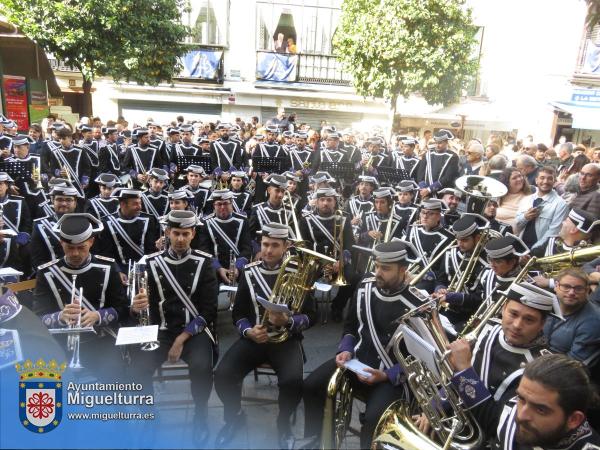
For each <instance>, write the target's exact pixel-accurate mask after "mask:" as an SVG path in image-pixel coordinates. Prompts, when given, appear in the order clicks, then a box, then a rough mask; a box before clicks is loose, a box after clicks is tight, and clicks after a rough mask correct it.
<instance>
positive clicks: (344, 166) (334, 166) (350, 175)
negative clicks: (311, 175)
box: [319, 161, 356, 181]
mask: <svg viewBox="0 0 600 450" xmlns="http://www.w3.org/2000/svg"><path fill="white" fill-rule="evenodd" d="M319 171H325V172H328V173H329V174H330V175H331V176H332V177H333V178H335V179H336V180H345V181H354V179H355V178H356V173H355V172H356V168H355V167H354V164H353V163H351V162H335V161H323V162H321V164H319Z"/></svg>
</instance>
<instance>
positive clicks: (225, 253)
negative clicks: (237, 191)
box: [199, 189, 252, 284]
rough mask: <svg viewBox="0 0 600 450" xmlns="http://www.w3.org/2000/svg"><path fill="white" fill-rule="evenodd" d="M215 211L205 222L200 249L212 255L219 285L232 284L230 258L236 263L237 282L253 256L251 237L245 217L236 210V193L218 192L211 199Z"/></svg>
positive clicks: (218, 190) (220, 190)
mask: <svg viewBox="0 0 600 450" xmlns="http://www.w3.org/2000/svg"><path fill="white" fill-rule="evenodd" d="M210 200H211V201H212V202H213V206H214V208H215V212H214V213H213V214H210V215H209V216H206V217H205V218H204V219H202V224H201V225H202V233H201V236H200V238H199V245H200V249H202V250H203V251H204V252H206V253H208V254H210V255H212V267H213V269H215V270H216V272H217V280H218V281H219V282H220V283H225V284H229V283H230V281H231V280H230V276H231V274H230V273H229V266H230V260H231V256H232V255H233V256H234V257H235V260H236V264H235V266H236V270H235V274H234V276H235V279H237V278H238V276H239V271H241V269H242V268H243V267H244V266H245V265H246V264H248V261H249V260H250V257H251V256H252V246H251V243H250V241H251V236H250V232H249V228H248V224H247V219H246V217H245V216H243V215H241V214H238V213H236V212H234V211H233V194H232V193H231V191H229V190H228V189H216V190H214V191H213V193H212V195H211V196H210Z"/></svg>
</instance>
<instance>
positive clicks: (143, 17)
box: [0, 0, 188, 115]
mask: <svg viewBox="0 0 600 450" xmlns="http://www.w3.org/2000/svg"><path fill="white" fill-rule="evenodd" d="M181 3H182V0H0V14H3V15H4V16H5V17H6V18H7V19H8V21H9V22H11V23H12V24H14V25H16V26H17V27H18V28H19V30H20V31H21V32H22V33H23V34H25V35H26V36H28V37H29V38H31V39H32V40H33V41H35V42H36V43H37V44H38V45H40V47H41V48H42V49H44V50H45V51H46V52H48V53H52V54H53V55H54V56H55V57H56V58H58V59H60V60H63V61H65V62H67V63H68V64H69V65H71V66H73V67H75V68H77V69H78V70H80V71H81V74H82V76H83V90H84V113H85V114H87V115H91V114H92V105H91V95H90V92H91V87H92V82H93V81H94V79H96V78H97V77H100V76H108V77H111V78H113V79H114V80H115V81H122V80H125V81H134V82H137V83H139V84H150V85H156V84H158V83H160V82H161V81H169V80H171V78H172V76H173V74H175V73H177V71H178V70H179V69H180V67H179V63H178V59H177V57H178V56H179V55H181V54H182V53H183V52H184V50H185V47H184V45H183V44H182V42H183V40H184V38H185V37H186V35H187V32H188V30H187V28H186V27H185V26H183V25H181V24H180V22H179V19H180V7H181Z"/></svg>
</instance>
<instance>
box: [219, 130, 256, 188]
mask: <svg viewBox="0 0 600 450" xmlns="http://www.w3.org/2000/svg"><path fill="white" fill-rule="evenodd" d="M230 127H231V125H230V124H228V123H220V124H219V125H217V131H218V132H219V133H220V134H219V139H217V140H216V141H213V142H211V143H210V163H211V166H212V167H213V171H215V172H216V174H215V175H217V174H218V175H219V176H221V174H219V171H222V173H228V172H229V171H230V170H232V168H233V170H236V169H240V168H242V167H245V166H247V165H248V155H247V154H246V152H244V149H243V148H242V147H241V145H240V144H239V142H238V141H234V140H231V139H230V138H229V129H230ZM217 169H220V170H217ZM223 179H224V181H226V180H227V179H228V177H227V175H225V177H224V178H223Z"/></svg>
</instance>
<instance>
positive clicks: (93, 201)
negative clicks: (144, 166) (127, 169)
mask: <svg viewBox="0 0 600 450" xmlns="http://www.w3.org/2000/svg"><path fill="white" fill-rule="evenodd" d="M94 181H95V182H96V184H97V185H98V186H99V188H100V194H98V195H97V196H96V197H92V198H90V199H88V200H87V201H86V204H85V206H84V209H83V211H84V212H86V213H89V214H92V215H94V216H95V217H96V218H98V219H101V218H102V217H104V216H108V215H109V214H114V213H115V212H117V209H118V208H119V199H118V198H116V197H113V195H112V194H113V192H114V191H115V189H117V188H118V186H121V185H122V183H121V180H120V179H119V177H118V176H116V175H114V174H112V173H101V174H100V175H98V176H97V177H96V179H95V180H94Z"/></svg>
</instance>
